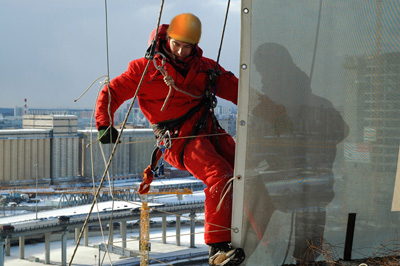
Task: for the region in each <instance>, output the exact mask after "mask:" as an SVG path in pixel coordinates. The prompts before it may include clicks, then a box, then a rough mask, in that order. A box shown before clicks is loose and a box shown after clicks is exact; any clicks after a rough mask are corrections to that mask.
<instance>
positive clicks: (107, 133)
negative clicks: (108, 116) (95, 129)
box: [98, 127, 119, 144]
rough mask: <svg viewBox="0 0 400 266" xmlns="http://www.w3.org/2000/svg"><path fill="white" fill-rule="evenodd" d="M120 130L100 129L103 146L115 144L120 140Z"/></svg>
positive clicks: (113, 128) (99, 137)
mask: <svg viewBox="0 0 400 266" xmlns="http://www.w3.org/2000/svg"><path fill="white" fill-rule="evenodd" d="M118 134H119V132H118V130H116V129H115V127H99V134H98V139H99V140H100V142H101V143H103V144H108V143H115V142H116V141H117V138H118Z"/></svg>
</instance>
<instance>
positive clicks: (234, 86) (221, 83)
mask: <svg viewBox="0 0 400 266" xmlns="http://www.w3.org/2000/svg"><path fill="white" fill-rule="evenodd" d="M220 70H221V72H222V74H221V75H220V76H219V79H218V82H217V92H216V94H217V96H218V97H221V98H223V99H225V100H228V101H230V102H232V103H234V104H235V105H237V99H238V86H239V80H238V78H237V77H236V76H235V75H234V74H233V73H232V72H229V71H226V70H225V69H224V68H222V67H220Z"/></svg>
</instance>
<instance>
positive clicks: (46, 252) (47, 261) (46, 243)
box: [44, 233, 51, 264]
mask: <svg viewBox="0 0 400 266" xmlns="http://www.w3.org/2000/svg"><path fill="white" fill-rule="evenodd" d="M50 237H51V233H45V234H44V264H50V240H51V239H50Z"/></svg>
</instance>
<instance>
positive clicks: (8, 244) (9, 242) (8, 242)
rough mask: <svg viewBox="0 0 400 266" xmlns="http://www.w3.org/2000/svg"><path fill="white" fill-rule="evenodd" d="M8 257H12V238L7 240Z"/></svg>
mask: <svg viewBox="0 0 400 266" xmlns="http://www.w3.org/2000/svg"><path fill="white" fill-rule="evenodd" d="M6 256H7V257H9V256H11V238H10V237H9V236H7V238H6Z"/></svg>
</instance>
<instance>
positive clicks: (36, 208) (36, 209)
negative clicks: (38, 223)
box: [35, 164, 38, 220]
mask: <svg viewBox="0 0 400 266" xmlns="http://www.w3.org/2000/svg"><path fill="white" fill-rule="evenodd" d="M37 193H38V164H36V195H35V201H36V205H35V212H36V220H37V219H38V198H37Z"/></svg>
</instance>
